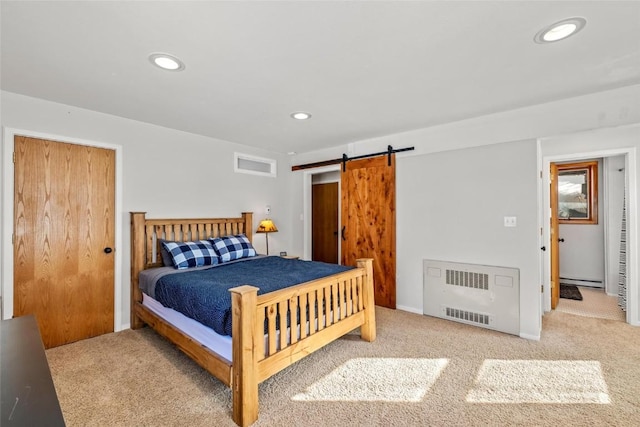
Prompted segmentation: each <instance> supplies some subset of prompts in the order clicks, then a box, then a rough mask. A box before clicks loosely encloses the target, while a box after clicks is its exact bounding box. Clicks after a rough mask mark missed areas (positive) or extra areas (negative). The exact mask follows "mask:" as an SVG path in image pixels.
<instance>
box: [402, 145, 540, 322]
mask: <svg viewBox="0 0 640 427" xmlns="http://www.w3.org/2000/svg"><path fill="white" fill-rule="evenodd" d="M535 155H536V142H535V141H533V140H529V141H519V142H510V143H503V144H493V145H487V146H482V147H473V148H468V149H466V150H453V151H444V152H440V153H434V154H429V155H422V156H412V157H406V158H403V159H400V160H398V162H397V171H396V174H397V200H398V206H397V270H398V284H399V285H398V289H397V300H398V306H399V307H405V308H408V309H412V311H418V310H419V311H420V312H421V310H422V287H423V277H422V276H423V272H422V261H423V260H424V259H435V260H440V261H453V262H461V263H473V264H483V265H493V266H500V267H511V268H517V269H519V270H520V280H521V283H520V288H521V289H522V290H523V296H524V297H528V292H527V290H530V289H536V288H537V289H538V292H539V283H540V280H539V277H538V263H537V257H538V252H539V249H538V246H537V238H538V237H537V233H536V229H537V221H538V217H537V210H536V207H537V198H536V188H537V178H536V165H535V161H531V159H535ZM400 201H401V202H400ZM505 216H514V217H516V218H517V226H516V227H505V226H504V217H505ZM425 297H426V298H428V296H425ZM516 308H517V307H516ZM531 309H534V310H536V309H537V307H531ZM525 312H526V309H525ZM525 315H529V313H526V314H525ZM516 329H517V328H516Z"/></svg>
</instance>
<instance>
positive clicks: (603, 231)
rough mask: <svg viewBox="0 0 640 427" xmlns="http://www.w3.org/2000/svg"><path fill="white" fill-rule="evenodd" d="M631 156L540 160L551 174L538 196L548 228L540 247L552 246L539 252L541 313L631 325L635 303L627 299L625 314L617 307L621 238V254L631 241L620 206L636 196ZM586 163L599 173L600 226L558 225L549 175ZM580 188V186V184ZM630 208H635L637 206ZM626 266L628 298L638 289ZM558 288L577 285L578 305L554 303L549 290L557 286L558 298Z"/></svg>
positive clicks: (615, 154) (618, 153) (625, 152)
mask: <svg viewBox="0 0 640 427" xmlns="http://www.w3.org/2000/svg"><path fill="white" fill-rule="evenodd" d="M632 154H633V153H629V152H628V150H618V151H615V150H608V151H603V152H597V153H583V154H574V155H566V156H556V157H548V158H544V159H543V160H544V161H543V169H542V170H547V171H550V172H551V173H549V174H548V178H549V179H548V180H546V182H545V183H543V191H542V193H543V202H544V203H543V210H542V212H543V215H542V221H543V222H542V223H541V224H549V226H548V227H544V226H543V227H542V228H543V229H544V230H545V231H546V232H543V233H542V244H543V247H544V246H545V245H548V246H549V247H550V251H546V252H542V254H543V255H542V258H543V265H544V268H543V269H542V271H543V281H544V286H543V301H542V306H543V308H544V311H550V310H552V309H557V310H558V311H562V312H568V313H571V314H577V315H582V316H588V317H599V318H608V319H615V320H621V321H626V322H628V323H632V320H633V319H634V317H633V313H635V310H636V309H637V302H636V301H635V300H630V303H629V304H628V306H627V307H625V308H626V311H623V310H622V308H620V307H618V299H619V298H618V294H619V272H620V269H621V267H620V262H619V260H620V256H621V251H620V248H621V237H622V236H621V234H624V236H625V237H624V242H625V243H624V244H625V248H624V251H625V252H624V253H625V254H626V253H628V248H629V246H630V243H631V239H630V238H627V237H626V236H627V235H630V233H627V232H626V231H623V230H627V229H625V228H623V227H622V225H621V223H622V221H623V216H622V211H623V206H629V204H630V203H629V202H630V197H631V198H635V192H634V191H632V189H631V188H630V187H632V186H633V180H634V179H635V178H632V177H635V162H634V161H632ZM586 161H597V162H598V165H599V169H600V170H601V174H600V178H599V179H598V181H599V190H598V194H599V197H598V200H597V203H598V206H597V208H598V218H599V220H598V223H597V224H594V223H588V222H587V221H576V222H575V223H570V221H564V223H563V224H559V223H558V216H560V217H561V215H559V213H558V204H559V203H560V204H561V203H562V201H561V200H559V199H558V195H557V194H555V199H554V198H553V197H554V195H553V194H552V193H553V192H554V185H555V186H556V187H555V190H557V189H558V187H557V185H558V182H557V180H556V179H555V178H554V176H553V173H557V169H558V166H559V165H563V164H567V163H571V162H586ZM554 171H555V172H554ZM543 175H544V174H543ZM572 178H573V177H572ZM578 184H580V185H582V182H580V183H578ZM584 188H586V185H585V186H584ZM633 190H634V189H633ZM545 205H546V208H545ZM633 205H634V206H635V202H634V203H633ZM576 206H577V205H576ZM565 207H566V206H565ZM625 213H626V217H627V218H629V217H630V216H634V219H635V215H636V213H635V212H630V211H629V209H628V208H627V209H626V212H625ZM627 221H628V220H627ZM572 247H573V249H572ZM554 264H555V265H554ZM563 264H564V265H565V268H564V270H563ZM627 267H628V266H625V276H626V277H627V282H626V283H627V284H628V287H629V288H631V289H626V288H625V292H626V294H627V295H628V294H632V295H637V293H636V292H637V289H636V288H637V284H634V283H633V281H631V280H628V279H629V276H630V274H629V273H630V271H631V268H627ZM561 284H564V285H568V286H576V288H575V290H576V291H577V293H578V296H579V297H581V298H582V300H579V299H569V298H570V297H568V298H558V296H556V295H554V288H553V287H554V286H557V288H558V289H557V292H558V294H559V293H560V285H561ZM565 290H566V288H565ZM628 300H629V299H628Z"/></svg>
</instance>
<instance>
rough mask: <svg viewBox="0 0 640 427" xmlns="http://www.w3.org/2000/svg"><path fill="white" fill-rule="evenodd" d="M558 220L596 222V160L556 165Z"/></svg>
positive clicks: (574, 222)
mask: <svg viewBox="0 0 640 427" xmlns="http://www.w3.org/2000/svg"><path fill="white" fill-rule="evenodd" d="M558 220H559V222H560V223H561V224H597V223H598V162H597V161H591V162H581V163H565V164H559V165H558Z"/></svg>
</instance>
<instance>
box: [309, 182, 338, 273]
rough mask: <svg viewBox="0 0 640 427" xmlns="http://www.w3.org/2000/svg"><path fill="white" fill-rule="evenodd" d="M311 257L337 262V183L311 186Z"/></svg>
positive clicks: (316, 259)
mask: <svg viewBox="0 0 640 427" xmlns="http://www.w3.org/2000/svg"><path fill="white" fill-rule="evenodd" d="M311 188H312V191H311V212H312V214H311V220H312V226H311V229H312V230H311V246H312V251H311V259H312V260H314V261H322V262H329V263H333V264H337V263H338V183H337V182H329V183H326V184H314V185H312V186H311Z"/></svg>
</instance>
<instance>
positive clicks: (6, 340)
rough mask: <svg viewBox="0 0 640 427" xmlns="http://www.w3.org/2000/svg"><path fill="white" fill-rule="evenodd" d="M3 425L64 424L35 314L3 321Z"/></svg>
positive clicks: (0, 382) (0, 372)
mask: <svg viewBox="0 0 640 427" xmlns="http://www.w3.org/2000/svg"><path fill="white" fill-rule="evenodd" d="M0 401H1V406H0V425H1V426H2V427H13V426H16V427H17V426H48V427H49V426H51V427H53V426H64V425H65V424H64V418H63V416H62V410H61V409H60V403H59V402H58V396H57V395H56V389H55V388H54V385H53V380H52V379H51V371H50V370H49V364H48V363H47V357H46V356H45V353H44V346H43V345H42V339H41V338H40V331H39V330H38V323H37V322H36V319H35V318H34V317H33V316H21V317H16V318H14V319H10V320H3V321H1V322H0Z"/></svg>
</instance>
